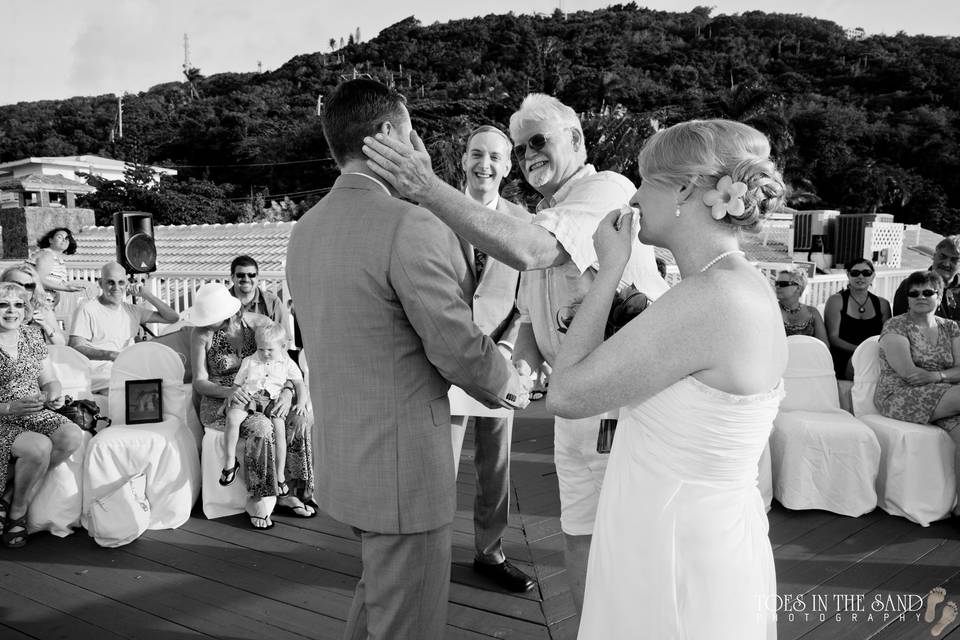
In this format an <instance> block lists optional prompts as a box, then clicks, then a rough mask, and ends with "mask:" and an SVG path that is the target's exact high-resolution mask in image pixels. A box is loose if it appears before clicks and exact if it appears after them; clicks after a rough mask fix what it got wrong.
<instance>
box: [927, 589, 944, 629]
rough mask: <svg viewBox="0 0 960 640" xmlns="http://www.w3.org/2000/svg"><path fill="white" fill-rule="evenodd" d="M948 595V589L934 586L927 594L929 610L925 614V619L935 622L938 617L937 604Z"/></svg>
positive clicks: (928, 621)
mask: <svg viewBox="0 0 960 640" xmlns="http://www.w3.org/2000/svg"><path fill="white" fill-rule="evenodd" d="M946 597H947V590H946V589H944V588H943V587H934V588H933V589H930V592H929V593H928V594H927V611H926V613H924V614H923V621H924V622H926V623H930V622H933V621H934V620H936V619H937V605H938V604H940V603H941V602H943V601H944V599H945V598H946Z"/></svg>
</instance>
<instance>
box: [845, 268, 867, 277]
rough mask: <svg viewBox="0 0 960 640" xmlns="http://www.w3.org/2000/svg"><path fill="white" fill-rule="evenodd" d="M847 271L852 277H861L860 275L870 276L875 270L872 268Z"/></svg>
mask: <svg viewBox="0 0 960 640" xmlns="http://www.w3.org/2000/svg"><path fill="white" fill-rule="evenodd" d="M847 273H849V274H850V277H851V278H859V277H860V276H863V277H864V278H869V277H870V276H872V275H873V271H872V270H870V269H850V271H847Z"/></svg>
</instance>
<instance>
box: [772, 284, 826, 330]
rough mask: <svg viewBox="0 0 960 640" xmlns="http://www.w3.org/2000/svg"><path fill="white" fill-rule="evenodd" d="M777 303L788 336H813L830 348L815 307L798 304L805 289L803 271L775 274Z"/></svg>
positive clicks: (821, 320) (824, 328)
mask: <svg viewBox="0 0 960 640" xmlns="http://www.w3.org/2000/svg"><path fill="white" fill-rule="evenodd" d="M774 284H775V285H776V294H777V302H779V303H780V315H781V316H782V317H783V329H784V331H786V332H787V335H788V336H813V337H814V338H817V339H818V340H822V341H823V344H825V345H827V346H828V347H829V346H830V343H829V342H828V341H827V329H826V327H825V326H824V324H823V318H822V317H821V316H820V312H819V311H817V309H816V307H811V306H810V305H808V304H803V303H802V302H800V296H802V295H803V291H804V289H806V288H807V273H806V271H804V270H803V269H793V270H791V271H781V272H780V273H778V274H777V280H776V282H775V283H774Z"/></svg>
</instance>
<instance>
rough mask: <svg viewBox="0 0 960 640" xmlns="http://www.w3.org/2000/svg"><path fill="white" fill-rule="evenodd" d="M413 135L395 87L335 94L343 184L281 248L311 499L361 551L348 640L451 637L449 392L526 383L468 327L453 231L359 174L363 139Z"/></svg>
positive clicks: (355, 87)
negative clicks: (307, 439)
mask: <svg viewBox="0 0 960 640" xmlns="http://www.w3.org/2000/svg"><path fill="white" fill-rule="evenodd" d="M410 131H411V124H410V116H409V114H408V112H407V109H406V106H405V105H404V101H403V97H402V96H400V95H399V94H398V93H396V92H395V91H393V90H392V89H389V88H387V87H386V86H384V85H382V84H380V83H378V82H375V81H373V80H365V79H359V80H351V81H348V82H344V83H342V84H341V85H340V86H338V87H337V88H336V90H335V91H334V92H333V94H332V95H331V96H330V98H329V99H328V100H327V101H326V106H325V108H324V113H323V132H324V136H325V137H326V140H327V144H328V146H329V147H330V151H331V152H332V154H333V156H334V158H335V159H336V161H337V165H338V167H339V168H340V173H341V175H340V177H339V178H338V179H337V181H336V183H335V184H334V186H333V188H332V189H331V191H330V193H329V194H327V196H326V197H324V198H323V200H321V201H320V202H319V203H318V204H317V205H316V206H314V207H313V208H312V209H311V210H310V211H308V212H307V213H306V215H304V217H303V218H302V219H301V220H300V221H299V222H298V223H297V225H296V228H295V229H294V233H293V234H292V235H291V239H290V244H289V247H288V250H287V280H288V282H289V284H290V290H291V294H292V297H293V299H294V300H296V305H297V315H298V317H299V320H300V327H301V332H302V335H303V344H304V350H305V351H306V354H307V360H308V363H309V366H310V372H311V377H310V390H311V395H312V398H313V403H314V407H315V413H316V421H315V425H314V448H315V454H316V456H315V459H316V474H315V475H316V485H317V498H318V502H319V504H320V507H321V508H322V509H323V510H324V511H326V512H327V513H329V514H330V515H331V516H332V517H334V518H336V519H337V520H340V521H341V522H344V523H346V524H349V525H351V526H352V527H353V528H354V529H355V530H356V531H357V532H358V535H359V536H360V540H361V545H362V546H361V559H362V562H363V573H362V575H361V577H360V582H359V583H358V585H357V589H356V592H355V594H354V598H353V603H352V605H351V608H350V613H349V616H348V619H347V628H346V631H345V635H344V637H345V638H356V639H360V638H378V639H389V640H393V639H396V638H422V639H425V640H431V639H434V638H436V639H438V640H439V639H440V638H443V637H444V627H445V625H446V610H447V599H448V593H449V586H450V557H451V531H452V524H453V517H454V510H455V505H456V486H455V482H454V470H453V456H451V454H450V452H451V446H452V445H451V427H450V405H449V402H448V400H447V391H448V389H449V386H450V383H454V384H456V385H458V386H460V387H462V388H463V389H464V390H465V391H467V392H468V393H469V394H470V395H472V396H473V397H475V398H476V399H477V400H479V401H481V402H483V403H485V404H487V405H489V406H493V407H495V406H508V407H514V406H520V407H522V406H524V405H525V404H526V389H525V387H524V384H523V383H522V382H521V380H520V378H519V377H518V376H517V374H516V372H515V371H514V370H513V368H512V367H511V366H509V365H508V363H507V362H506V360H505V359H504V358H503V356H502V355H501V354H500V352H499V351H498V349H497V347H496V345H495V344H494V343H493V341H492V340H490V339H489V338H488V337H486V336H485V335H484V334H483V333H482V332H481V331H480V329H479V328H478V327H477V326H476V325H475V324H473V321H472V319H471V314H470V306H469V304H468V303H467V296H468V295H469V293H467V292H470V291H472V283H473V274H472V272H471V269H470V267H469V265H468V264H467V263H466V260H464V256H463V252H462V250H461V247H460V245H459V242H458V240H457V237H456V236H455V235H454V234H453V232H452V231H450V229H449V228H448V227H446V226H445V225H444V224H443V223H441V222H440V221H439V220H437V219H436V218H435V217H434V216H432V215H431V214H430V213H429V212H427V211H425V210H424V209H421V208H420V207H417V206H415V205H413V204H410V203H408V202H405V201H403V200H401V199H399V198H397V197H395V194H394V193H393V192H392V191H391V189H390V188H389V187H388V186H387V185H386V184H385V183H384V182H383V181H381V180H380V179H378V178H376V177H375V176H374V175H373V174H372V172H371V171H370V170H369V169H368V168H367V166H366V163H365V161H364V160H365V159H364V156H363V155H362V152H361V148H362V145H363V137H364V136H366V135H373V134H374V133H380V134H382V135H384V136H387V137H391V138H399V139H403V140H407V139H408V138H409V135H410ZM465 289H466V292H465Z"/></svg>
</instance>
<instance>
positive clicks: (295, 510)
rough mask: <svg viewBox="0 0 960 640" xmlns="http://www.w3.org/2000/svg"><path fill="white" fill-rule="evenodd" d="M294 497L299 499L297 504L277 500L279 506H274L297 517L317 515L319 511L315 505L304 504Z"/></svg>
mask: <svg viewBox="0 0 960 640" xmlns="http://www.w3.org/2000/svg"><path fill="white" fill-rule="evenodd" d="M294 499H295V500H297V502H296V504H283V503H281V502H277V506H276V507H275V508H274V511H279V512H280V513H286V514H287V515H291V516H296V517H297V518H312V517H314V516H315V515H317V511H316V510H315V509H314V508H313V507H311V506H309V505H306V504H304V503H303V502H301V501H300V500H299V499H297V498H294Z"/></svg>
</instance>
